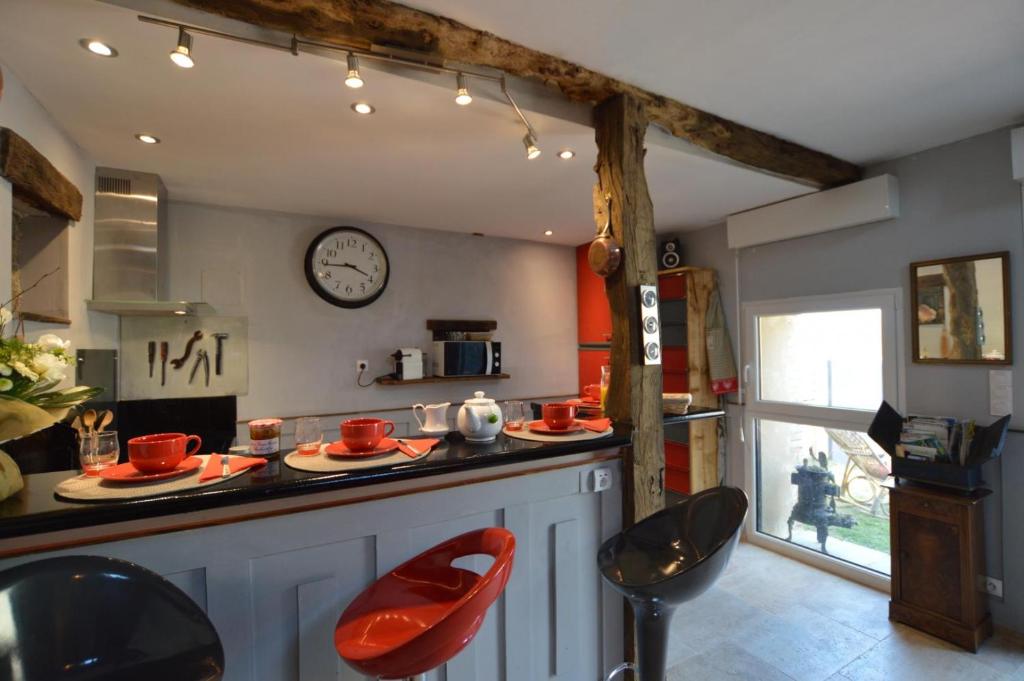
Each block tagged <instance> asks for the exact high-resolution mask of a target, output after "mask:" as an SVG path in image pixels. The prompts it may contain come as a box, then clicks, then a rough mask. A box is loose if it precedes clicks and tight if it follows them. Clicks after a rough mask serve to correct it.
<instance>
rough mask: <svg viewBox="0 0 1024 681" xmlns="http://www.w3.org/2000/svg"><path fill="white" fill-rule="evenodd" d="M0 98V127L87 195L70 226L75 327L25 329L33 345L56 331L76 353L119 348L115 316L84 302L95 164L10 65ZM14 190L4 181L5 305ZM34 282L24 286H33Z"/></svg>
mask: <svg viewBox="0 0 1024 681" xmlns="http://www.w3.org/2000/svg"><path fill="white" fill-rule="evenodd" d="M0 69H2V70H3V73H4V89H3V95H2V97H0V126H4V127H7V128H10V129H11V130H14V131H15V132H16V133H18V134H19V135H21V136H22V137H24V138H25V139H26V140H28V142H29V143H31V144H32V146H34V147H35V148H36V149H38V150H39V151H40V153H42V154H43V155H44V156H46V158H47V159H49V160H50V162H51V163H52V164H53V165H54V166H56V168H57V169H58V170H59V171H60V172H62V173H63V174H64V175H65V176H66V177H67V178H68V179H69V180H70V181H71V182H72V183H74V185H75V186H76V187H78V189H79V191H81V192H82V197H83V205H82V219H81V220H80V221H78V222H77V223H72V224H71V226H70V227H69V229H70V230H71V231H70V234H69V237H70V238H69V245H68V248H69V257H68V269H69V272H68V303H69V312H70V318H71V326H70V327H68V326H64V325H57V324H34V323H33V324H26V336H27V337H28V339H29V340H32V339H34V338H36V337H38V336H39V335H40V334H42V333H46V332H53V333H57V334H58V335H60V336H63V337H65V338H68V339H70V340H71V342H72V344H73V347H74V348H76V349H77V348H116V347H117V329H118V321H117V318H116V317H113V316H111V315H105V314H99V313H90V312H88V311H87V310H86V308H85V300H86V299H87V298H90V297H91V296H92V236H93V184H94V182H95V168H96V164H95V163H94V162H93V160H92V159H91V158H89V157H88V156H87V155H86V154H85V152H84V151H82V149H81V148H79V147H78V145H77V144H75V142H74V141H73V140H72V139H71V138H70V137H68V136H67V135H66V134H65V133H64V131H63V130H62V129H61V128H60V126H58V125H57V123H56V121H54V120H53V118H52V117H51V116H50V114H49V113H48V112H47V111H46V110H45V109H44V108H43V107H42V106H41V105H40V104H39V102H38V101H36V99H35V98H34V97H33V96H32V94H31V93H30V92H29V91H28V90H26V89H25V87H24V85H22V83H21V81H20V80H19V79H18V78H17V75H16V74H14V73H13V72H12V71H11V70H10V69H9V68H8V67H7V66H6V65H4V64H2V63H0ZM11 223H12V216H11V185H10V183H8V182H7V181H5V180H0V302H3V301H6V300H7V299H8V298H10V291H11V278H10V274H9V273H10V271H11ZM31 283H32V282H25V285H29V284H31Z"/></svg>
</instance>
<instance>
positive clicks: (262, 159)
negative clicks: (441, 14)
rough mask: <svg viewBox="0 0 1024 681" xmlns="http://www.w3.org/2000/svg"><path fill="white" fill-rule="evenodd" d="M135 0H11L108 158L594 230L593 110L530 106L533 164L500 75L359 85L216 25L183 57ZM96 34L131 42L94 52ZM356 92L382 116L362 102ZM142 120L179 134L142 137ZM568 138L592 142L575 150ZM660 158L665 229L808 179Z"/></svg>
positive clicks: (398, 216) (657, 174)
mask: <svg viewBox="0 0 1024 681" xmlns="http://www.w3.org/2000/svg"><path fill="white" fill-rule="evenodd" d="M136 15H137V12H133V11H129V10H127V9H123V8H120V7H113V6H111V5H108V4H104V3H99V2H92V1H90V0H47V2H38V1H36V0H4V1H3V2H2V3H0V62H3V63H5V64H6V65H7V66H8V67H9V68H10V69H11V70H12V71H13V72H14V73H15V74H16V75H17V76H18V77H19V78H20V79H21V80H22V82H23V83H24V84H25V85H26V87H27V88H28V89H29V90H30V91H31V92H32V93H33V94H34V95H35V96H36V98H37V99H39V101H40V102H41V103H42V104H43V105H44V106H45V107H46V108H47V110H49V111H50V113H51V114H53V115H54V117H55V118H56V119H57V120H58V121H59V122H60V124H61V125H62V126H63V127H64V128H65V130H66V131H67V132H68V133H69V134H70V135H71V136H72V137H73V138H74V139H75V140H76V141H77V142H78V143H79V144H80V145H81V146H82V147H83V148H84V149H85V150H86V151H87V152H88V153H89V154H90V155H92V156H93V157H94V158H95V159H96V161H97V162H98V163H99V164H100V165H107V166H113V167H119V168H131V169H135V170H143V171H148V172H156V173H159V174H160V175H161V176H162V177H163V179H164V182H165V184H166V185H167V188H168V191H169V194H170V196H171V198H172V200H180V201H194V202H202V203H214V204H222V205H234V206H243V207H247V208H257V209H267V210H276V211H283V212H295V213H302V214H308V215H324V216H332V217H340V218H349V219H352V220H366V221H374V222H379V223H391V224H401V225H409V226H414V227H424V228H431V229H444V230H452V231H462V232H482V233H485V234H488V235H498V236H510V237H517V238H524V239H535V240H539V241H553V242H557V243H564V244H578V243H581V242H583V241H586V240H587V239H589V238H590V237H591V236H592V235H593V232H594V224H593V219H592V217H591V199H590V193H591V192H590V187H591V184H592V183H593V181H594V177H595V176H594V173H593V169H592V168H593V164H594V157H595V155H596V152H595V147H594V142H593V130H591V129H590V128H588V127H586V126H584V125H580V124H578V123H575V122H570V121H568V120H565V119H564V118H560V117H554V116H545V115H541V114H538V113H529V117H530V119H531V121H532V122H533V124H534V126H535V127H536V128H537V130H538V132H539V134H540V140H541V145H542V147H543V149H544V154H543V155H542V156H541V157H540V158H539V159H537V160H535V161H527V160H526V158H525V153H524V149H523V146H522V143H521V141H520V140H521V138H522V136H523V133H524V130H523V128H522V125H521V124H520V123H519V122H518V120H517V119H516V117H515V115H514V114H513V113H512V110H511V109H510V108H509V106H508V105H507V104H504V103H501V102H499V101H498V99H497V98H498V94H499V93H498V90H497V86H496V85H494V84H491V83H486V82H472V81H471V87H472V89H473V91H474V93H475V94H476V95H477V97H476V98H475V100H474V102H473V104H472V105H471V106H468V107H459V106H456V105H455V104H454V103H453V101H452V98H453V95H454V92H453V86H454V83H453V82H452V80H453V79H451V78H448V77H445V78H443V79H441V80H437V81H436V82H435V81H432V80H431V79H430V78H428V79H427V81H426V82H424V81H423V80H420V79H413V78H410V77H403V76H398V75H394V74H392V73H386V72H383V71H379V70H378V71H374V70H371V67H369V66H368V65H366V64H365V63H364V77H365V78H366V82H367V84H366V86H365V87H364V88H362V90H360V91H354V90H351V89H349V88H346V87H344V86H343V85H342V80H343V78H344V67H343V64H342V63H340V62H337V61H334V60H331V59H326V58H321V57H319V56H313V55H308V54H304V55H301V56H299V57H297V58H296V57H292V56H291V55H289V54H287V53H281V52H275V51H271V50H265V49H261V48H255V47H251V46H247V45H242V44H239V43H234V42H229V41H224V40H217V39H214V38H209V37H204V36H201V35H198V36H196V37H195V45H194V48H195V55H196V62H197V66H196V67H195V68H194V69H191V70H188V71H186V70H183V69H179V68H177V67H175V66H174V65H173V64H172V63H171V62H170V60H169V59H168V58H167V53H168V52H169V51H170V49H171V48H172V47H173V46H174V42H175V39H176V33H175V32H174V31H173V30H172V29H169V28H163V27H159V26H153V25H149V24H143V23H140V22H139V21H138V20H137V19H136ZM86 36H89V37H99V38H102V39H104V40H106V41H108V42H109V43H110V44H112V45H114V46H115V47H116V48H117V49H118V50H119V52H120V56H119V57H118V58H116V59H103V58H99V57H95V56H93V55H91V54H89V53H87V52H86V51H84V50H83V49H81V48H80V47H79V45H78V40H79V39H80V38H82V37H86ZM417 78H422V76H417ZM357 99H365V100H366V101H370V102H372V103H373V105H374V106H375V107H376V108H377V113H375V114H374V115H372V116H369V117H364V116H357V115H356V114H354V113H352V111H350V109H349V106H350V104H351V103H352V102H354V101H356V100H357ZM523 99H524V101H529V100H530V98H529V97H528V96H526V95H524V96H523ZM143 131H145V132H151V133H152V134H155V135H157V136H158V137H160V138H161V139H162V140H163V142H162V143H161V144H159V145H156V146H146V145H142V144H140V143H138V142H137V141H136V140H135V139H134V138H133V134H134V133H136V132H143ZM561 147H570V148H572V149H575V150H576V151H577V152H578V156H577V157H576V159H574V160H572V161H569V162H566V161H561V160H559V159H558V158H557V157H556V155H555V152H556V151H557V150H558V149H559V148H561ZM647 172H648V176H649V182H650V186H651V194H652V198H653V201H654V205H655V215H656V218H657V222H658V226H659V228H660V229H662V230H664V229H669V228H673V229H674V228H695V227H702V226H706V225H709V224H712V223H713V222H715V221H718V220H721V219H722V218H723V216H725V215H726V214H728V213H731V212H736V211H739V210H744V209H747V208H751V207H753V206H757V205H761V204H764V203H769V202H773V201H778V200H780V199H783V198H788V197H791V196H795V195H798V194H802V193H806V192H807V191H808V190H807V188H806V187H802V186H800V185H796V184H794V183H790V182H787V181H783V180H779V179H776V178H772V177H767V176H765V175H761V174H758V173H754V172H750V171H748V170H744V169H740V168H736V167H733V166H730V165H727V164H724V163H721V162H718V161H714V160H710V159H706V158H701V157H699V156H695V155H693V154H687V153H683V152H681V151H678V150H676V149H671V148H667V147H665V146H659V145H657V144H651V145H650V148H649V152H648V161H647ZM545 229H552V230H554V232H555V234H554V236H553V237H545V236H543V232H544V230H545Z"/></svg>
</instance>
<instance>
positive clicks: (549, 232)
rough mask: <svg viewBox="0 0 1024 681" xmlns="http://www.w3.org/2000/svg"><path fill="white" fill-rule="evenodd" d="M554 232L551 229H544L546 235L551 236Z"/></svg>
mask: <svg viewBox="0 0 1024 681" xmlns="http://www.w3.org/2000/svg"><path fill="white" fill-rule="evenodd" d="M552 234H554V232H552V231H551V230H550V229H545V230H544V236H551V235H552Z"/></svg>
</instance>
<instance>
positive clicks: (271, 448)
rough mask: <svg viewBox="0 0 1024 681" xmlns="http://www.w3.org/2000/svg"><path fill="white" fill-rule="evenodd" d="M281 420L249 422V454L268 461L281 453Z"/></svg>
mask: <svg viewBox="0 0 1024 681" xmlns="http://www.w3.org/2000/svg"><path fill="white" fill-rule="evenodd" d="M283 423H284V422H283V421H282V420H281V419H256V420H255V421H249V452H250V453H251V454H252V455H253V456H262V457H266V458H268V459H270V458H275V457H277V456H278V455H279V454H280V453H281V424H283Z"/></svg>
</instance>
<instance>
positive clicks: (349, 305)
mask: <svg viewBox="0 0 1024 681" xmlns="http://www.w3.org/2000/svg"><path fill="white" fill-rule="evenodd" d="M334 232H358V233H359V234H361V235H363V236H364V237H366V238H367V239H369V240H370V241H372V242H373V243H375V244H377V247H378V248H380V252H381V253H382V254H383V255H384V264H385V268H384V283H382V284H381V286H380V289H379V290H378V291H377V292H376V293H374V294H373V295H372V296H370V297H369V298H366V299H364V300H359V301H348V300H339V299H337V298H335V297H334V296H332V295H331V294H329V293H328V292H327V291H325V290H323V288H321V286H320V284H319V283H318V282H317V279H316V274H315V273H314V272H313V256H314V254H315V253H316V247H317V245H318V244H319V243H320V242H321V241H323V240H324V238H325V237H327V236H328V235H330V234H333V233H334ZM304 267H305V270H306V281H307V282H308V283H309V287H310V288H311V289H313V292H314V293H316V294H317V295H318V296H320V297H321V298H322V299H323V300H325V301H327V302H328V303H330V304H331V305H334V306H336V307H343V308H346V309H356V308H360V307H366V306H367V305H369V304H370V303H372V302H373V301H375V300H377V299H378V298H380V296H381V294H382V293H384V291H385V290H387V287H388V280H389V279H390V278H391V261H390V260H389V259H388V252H387V251H386V250H384V246H383V245H382V244H381V243H380V241H378V240H377V239H376V238H375V237H374V236H373V235H372V234H370V233H369V232H367V231H366V230H365V229H359V228H358V227H349V226H341V227H331V228H329V229H325V230H324V231H322V232H320V233H319V234H317V235H316V237H314V239H313V241H312V242H310V244H309V248H307V249H306V259H305V262H304Z"/></svg>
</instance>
